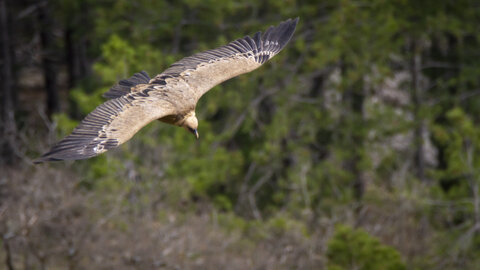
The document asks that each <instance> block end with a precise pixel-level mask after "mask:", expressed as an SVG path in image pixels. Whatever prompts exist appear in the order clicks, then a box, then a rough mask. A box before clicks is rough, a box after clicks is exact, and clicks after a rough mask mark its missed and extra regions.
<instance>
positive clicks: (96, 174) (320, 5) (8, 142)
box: [0, 0, 480, 270]
mask: <svg viewBox="0 0 480 270" xmlns="http://www.w3.org/2000/svg"><path fill="white" fill-rule="evenodd" d="M0 8H1V9H2V10H1V11H2V12H0V15H1V16H0V17H1V18H0V19H1V20H0V22H1V28H0V30H1V31H0V32H2V36H1V40H0V42H1V49H2V50H1V55H2V61H1V63H0V65H1V68H2V73H1V75H0V79H1V81H2V85H3V88H2V92H1V94H2V96H1V100H2V107H1V113H2V115H1V116H2V120H1V122H0V123H1V127H2V129H1V132H2V135H1V136H2V137H1V142H0V143H1V151H2V158H1V169H0V170H1V173H0V233H1V235H2V239H1V242H2V245H1V246H2V248H1V249H0V262H1V263H0V269H9V270H13V269H198V268H201V269H332V270H333V269H478V267H479V265H480V256H478V254H480V234H479V232H480V193H479V192H480V188H479V184H480V173H479V172H480V171H479V169H478V168H479V167H480V128H479V127H478V123H479V121H480V117H479V115H480V97H479V95H480V61H479V59H480V4H479V3H478V1H474V0H457V1H449V0H443V1H430V0H427V1H414V0H391V1H385V0H370V1H352V0H340V1H332V0H329V1H300V0H299V1H233V0H225V1H218V0H203V1H151V0H138V1H127V0H116V1H110V0H106V1H93V0H85V1H67V0H47V1H25V0H21V1H9V0H0ZM297 16H298V17H300V22H299V25H298V27H297V31H296V33H295V35H294V37H293V39H292V40H291V42H290V44H289V45H288V46H287V47H286V48H285V49H284V50H283V51H282V52H281V53H280V54H279V55H278V56H276V57H275V58H273V59H272V60H271V61H270V62H269V63H267V64H266V65H264V66H263V67H261V68H260V69H258V70H256V71H254V72H252V73H250V74H246V75H242V76H240V77H238V78H235V79H232V80H230V81H227V82H225V83H223V84H221V85H219V86H217V87H215V88H214V89H212V90H211V91H210V92H209V93H208V94H207V95H205V96H204V97H203V98H202V99H201V100H200V102H199V104H198V106H197V116H198V117H199V119H200V128H199V131H200V140H198V141H196V140H195V139H194V138H193V137H192V136H191V134H189V133H188V132H186V131H185V130H183V129H180V128H177V127H173V126H168V125H165V124H162V123H160V122H158V123H152V124H150V125H148V126H147V127H145V128H144V129H143V130H141V131H140V132H139V133H138V134H137V135H136V136H135V137H134V138H133V139H132V140H131V141H130V142H128V143H126V144H125V145H123V146H121V147H120V149H118V150H115V151H110V152H108V153H106V154H104V155H102V156H99V157H96V158H93V159H90V160H84V161H76V162H58V163H51V164H46V165H39V166H33V165H32V164H31V159H33V158H35V157H37V156H38V155H40V154H41V153H42V152H43V151H46V150H47V149H48V148H49V147H50V146H51V145H52V144H53V143H54V142H55V141H57V140H59V139H60V138H61V137H62V136H65V135H67V134H68V133H69V132H70V131H71V130H72V129H73V128H74V127H75V125H76V124H77V123H78V122H79V121H80V120H81V119H82V117H84V116H85V115H86V114H87V113H88V112H90V111H91V110H93V109H94V108H95V107H96V106H97V105H99V104H101V102H103V99H102V97H101V95H102V93H104V92H105V91H107V90H108V89H109V87H111V86H112V85H113V84H114V83H115V82H116V81H118V80H119V79H122V78H126V77H129V76H131V75H132V74H133V73H135V72H138V71H140V70H146V71H147V72H149V74H150V75H155V74H157V73H160V72H161V71H162V70H163V69H165V68H166V67H168V66H169V65H170V64H172V63H173V62H175V61H177V60H179V59H181V58H182V57H184V56H188V55H190V54H192V53H195V52H199V51H202V50H206V49H211V48H215V47H218V46H220V45H224V44H226V43H227V42H229V41H231V40H234V39H236V38H239V37H243V36H244V35H247V34H254V33H255V32H256V31H259V30H262V31H263V30H265V29H266V28H267V27H268V26H269V25H275V24H278V23H279V22H281V21H283V20H285V19H287V18H294V17H297Z"/></svg>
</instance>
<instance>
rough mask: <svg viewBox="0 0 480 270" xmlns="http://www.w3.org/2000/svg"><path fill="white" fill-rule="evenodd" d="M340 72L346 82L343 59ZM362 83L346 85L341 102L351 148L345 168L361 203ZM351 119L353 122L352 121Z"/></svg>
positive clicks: (362, 193) (362, 174) (362, 191)
mask: <svg viewBox="0 0 480 270" xmlns="http://www.w3.org/2000/svg"><path fill="white" fill-rule="evenodd" d="M340 72H341V74H342V77H343V80H348V78H347V74H348V66H347V64H346V63H345V57H342V63H341V64H340ZM364 95H365V94H364V91H363V82H362V81H361V80H358V81H356V82H353V83H350V82H349V83H348V84H347V86H346V89H345V90H344V92H343V97H342V98H343V100H344V104H345V113H346V115H345V116H344V121H346V123H345V124H346V125H347V130H348V133H349V136H350V138H347V140H348V145H350V146H351V151H352V155H351V156H350V157H349V158H348V160H346V162H345V167H346V169H347V170H349V171H350V173H351V174H352V175H353V177H354V178H353V183H352V187H353V194H354V197H355V199H356V200H357V201H361V200H362V198H363V195H364V193H365V179H364V173H363V169H362V168H361V165H360V164H361V162H362V158H363V157H362V152H363V151H364V147H365V136H364V131H363V129H362V128H359V127H361V126H362V125H361V123H362V122H363V121H364V115H363V104H364V99H365V96H364ZM352 119H353V121H352Z"/></svg>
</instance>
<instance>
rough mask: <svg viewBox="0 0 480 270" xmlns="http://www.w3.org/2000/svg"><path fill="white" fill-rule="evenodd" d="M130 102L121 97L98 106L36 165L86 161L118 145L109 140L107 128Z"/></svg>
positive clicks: (114, 141)
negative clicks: (47, 162) (75, 160)
mask: <svg viewBox="0 0 480 270" xmlns="http://www.w3.org/2000/svg"><path fill="white" fill-rule="evenodd" d="M127 104H130V100H129V99H128V98H125V97H120V98H116V99H112V100H108V101H107V102H105V103H103V104H102V105H100V106H98V107H97V108H96V109H95V110H94V111H93V112H91V113H90V114H89V115H87V117H85V119H83V121H82V122H81V123H80V124H79V125H78V126H77V127H76V128H75V129H74V130H73V132H72V134H70V135H68V136H67V137H65V138H64V139H63V140H61V141H60V142H58V143H57V144H56V145H55V146H54V147H52V149H51V150H50V151H49V152H47V153H45V154H44V155H42V156H41V157H40V158H39V159H37V160H35V161H34V162H35V163H41V162H45V161H55V160H73V159H86V158H89V157H93V156H96V155H98V151H101V150H103V149H106V150H108V149H111V148H114V147H116V146H117V145H118V141H117V140H116V139H114V138H107V134H106V133H105V127H106V126H108V124H109V123H110V122H111V121H112V120H113V119H114V118H115V116H117V115H118V114H119V113H120V112H121V111H122V109H123V108H124V106H125V105H127Z"/></svg>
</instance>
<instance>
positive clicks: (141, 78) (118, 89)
mask: <svg viewBox="0 0 480 270" xmlns="http://www.w3.org/2000/svg"><path fill="white" fill-rule="evenodd" d="M149 81H150V77H149V76H148V73H147V72H145V71H140V72H139V73H135V74H134V75H133V76H132V77H130V78H128V79H124V80H121V81H119V82H118V83H117V84H115V85H114V86H113V87H112V88H110V90H108V92H106V93H105V94H103V97H106V98H110V99H113V98H118V97H121V96H123V95H125V94H128V93H130V91H131V90H132V87H134V86H136V85H139V84H147V83H148V82H149Z"/></svg>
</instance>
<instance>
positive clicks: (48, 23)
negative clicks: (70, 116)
mask: <svg viewBox="0 0 480 270" xmlns="http://www.w3.org/2000/svg"><path fill="white" fill-rule="evenodd" d="M38 19H39V22H40V40H41V44H42V50H43V53H42V64H43V77H44V79H45V90H46V92H47V113H48V115H49V116H50V115H52V114H53V113H55V112H58V111H59V110H60V99H59V95H58V87H57V69H56V67H55V61H54V57H53V53H54V51H55V48H54V39H53V36H52V30H53V20H52V17H51V14H50V7H49V5H48V3H47V4H46V5H42V6H41V7H40V8H39V16H38Z"/></svg>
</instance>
